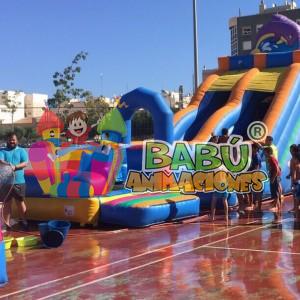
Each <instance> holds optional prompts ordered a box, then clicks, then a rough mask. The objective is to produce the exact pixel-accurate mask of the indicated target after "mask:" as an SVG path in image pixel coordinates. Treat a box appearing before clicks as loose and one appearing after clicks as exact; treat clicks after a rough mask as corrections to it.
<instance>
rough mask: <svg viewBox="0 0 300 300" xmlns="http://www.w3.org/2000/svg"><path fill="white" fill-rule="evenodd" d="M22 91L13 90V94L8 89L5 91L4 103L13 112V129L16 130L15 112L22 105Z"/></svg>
mask: <svg viewBox="0 0 300 300" xmlns="http://www.w3.org/2000/svg"><path fill="white" fill-rule="evenodd" d="M20 93H21V92H20V91H16V92H13V93H12V94H11V93H9V92H8V91H4V92H3V96H4V97H5V100H4V104H5V106H6V107H7V108H8V109H9V110H10V113H11V130H12V131H14V114H15V112H16V111H17V109H18V107H19V106H20V103H19V100H18V97H19V95H20Z"/></svg>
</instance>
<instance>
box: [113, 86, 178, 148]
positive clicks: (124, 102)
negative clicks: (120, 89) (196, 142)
mask: <svg viewBox="0 0 300 300" xmlns="http://www.w3.org/2000/svg"><path fill="white" fill-rule="evenodd" d="M118 108H119V110H120V113H121V115H122V117H123V119H124V121H125V123H126V127H127V136H126V137H125V138H124V143H126V144H130V143H131V118H132V117H133V115H134V113H135V112H136V111H137V110H138V109H140V108H143V109H145V110H148V111H149V112H150V114H151V116H152V119H153V132H154V139H155V140H162V141H166V142H168V143H173V112H172V110H171V109H170V107H169V106H168V104H167V103H166V101H165V100H164V98H163V97H162V96H161V95H160V94H158V93H156V92H153V91H150V90H148V89H145V88H137V89H135V90H133V91H131V92H129V93H128V94H126V95H124V96H123V97H122V98H121V100H120V103H119V105H118Z"/></svg>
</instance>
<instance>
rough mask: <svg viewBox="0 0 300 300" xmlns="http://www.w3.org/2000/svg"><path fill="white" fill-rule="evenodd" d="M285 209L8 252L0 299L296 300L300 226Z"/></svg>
mask: <svg viewBox="0 0 300 300" xmlns="http://www.w3.org/2000/svg"><path fill="white" fill-rule="evenodd" d="M290 207H291V200H290V199H287V200H286V201H285V204H284V211H283V213H282V214H281V216H280V218H276V216H275V214H274V213H273V212H270V211H267V210H265V209H264V210H263V212H261V213H257V212H252V211H251V212H247V213H245V214H244V215H242V216H241V215H240V214H238V213H237V212H235V211H232V212H231V213H230V221H229V224H228V225H226V224H225V223H224V219H223V216H222V215H219V216H217V220H216V221H215V222H213V223H212V222H210V221H209V219H208V217H207V215H205V214H204V215H203V216H201V217H198V218H193V219H188V220H182V221H178V222H174V223H169V224H161V225H156V226H152V227H149V228H143V229H126V228H124V229H121V228H118V229H116V228H115V229H113V230H108V228H103V230H102V229H101V228H100V229H99V230H95V229H80V228H73V229H71V232H70V236H69V237H68V238H67V239H66V241H65V242H64V244H63V246H62V247H59V248H57V249H40V248H32V249H26V248H24V249H21V248H15V247H13V248H12V249H11V250H9V251H7V253H6V255H7V262H8V273H9V280H10V281H9V284H8V285H7V286H5V287H4V288H2V289H1V290H0V299H2V297H4V298H6V297H7V295H10V296H11V297H13V298H14V299H38V298H41V297H45V296H46V297H49V298H48V299H77V298H78V299H94V298H96V297H99V295H101V297H102V298H103V299H299V295H300V230H299V229H300V221H297V220H295V219H294V215H293V214H292V213H290V212H288V211H289V209H290ZM33 233H36V232H33ZM13 234H14V233H13ZM15 235H18V236H19V235H20V233H15ZM101 297H100V299H101Z"/></svg>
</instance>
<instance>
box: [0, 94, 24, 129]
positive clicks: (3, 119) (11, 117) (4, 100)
mask: <svg viewBox="0 0 300 300" xmlns="http://www.w3.org/2000/svg"><path fill="white" fill-rule="evenodd" d="M24 106H25V93H23V92H16V91H0V124H12V122H16V121H19V120H21V119H24V117H25V110H24ZM10 107H11V108H10ZM12 107H14V108H13V109H12ZM13 111H14V112H13Z"/></svg>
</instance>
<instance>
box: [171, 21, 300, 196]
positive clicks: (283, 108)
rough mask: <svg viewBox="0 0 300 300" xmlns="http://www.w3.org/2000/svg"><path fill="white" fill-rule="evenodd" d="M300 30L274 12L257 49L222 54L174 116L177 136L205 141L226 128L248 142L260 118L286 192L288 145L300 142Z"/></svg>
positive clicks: (264, 28) (261, 35)
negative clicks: (248, 52) (250, 129)
mask: <svg viewBox="0 0 300 300" xmlns="http://www.w3.org/2000/svg"><path fill="white" fill-rule="evenodd" d="M279 25H280V26H279ZM299 28H300V27H299V26H298V25H297V24H296V23H294V22H292V21H291V20H289V19H287V18H286V17H284V16H280V15H276V16H273V19H272V21H271V22H270V23H268V24H267V25H265V26H264V27H263V28H262V29H261V31H260V32H259V35H258V37H257V45H256V49H255V51H254V52H256V53H254V54H252V55H248V56H233V57H221V58H219V61H218V70H217V71H216V72H215V73H214V74H212V75H209V76H208V77H207V78H206V79H205V80H204V82H203V83H202V84H201V85H200V87H199V88H198V90H197V92H196V93H195V95H194V97H193V98H192V101H191V103H190V104H189V106H188V107H187V108H185V109H183V110H182V111H179V112H178V113H177V114H175V116H174V140H187V141H194V142H196V141H197V142H206V141H208V140H209V138H210V136H211V133H214V134H216V135H219V134H221V130H222V128H229V129H230V131H231V133H232V134H238V135H241V136H243V138H244V140H248V139H249V137H248V135H247V128H248V126H249V124H251V123H252V122H254V121H261V122H263V123H264V124H265V125H266V126H267V128H268V135H271V136H272V137H273V139H274V144H275V145H276V146H277V147H278V156H279V162H280V165H281V167H282V170H283V176H282V180H283V187H284V191H285V192H287V191H288V190H289V188H290V184H289V180H287V179H286V178H285V177H286V175H287V174H288V173H289V167H288V161H289V160H290V154H289V146H290V145H291V144H298V143H300V118H299V115H300V51H299V50H296V49H299V45H300V30H299ZM292 40H293V42H292ZM266 45H268V47H266ZM263 49H268V51H267V52H268V53H263V52H262V50H263Z"/></svg>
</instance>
